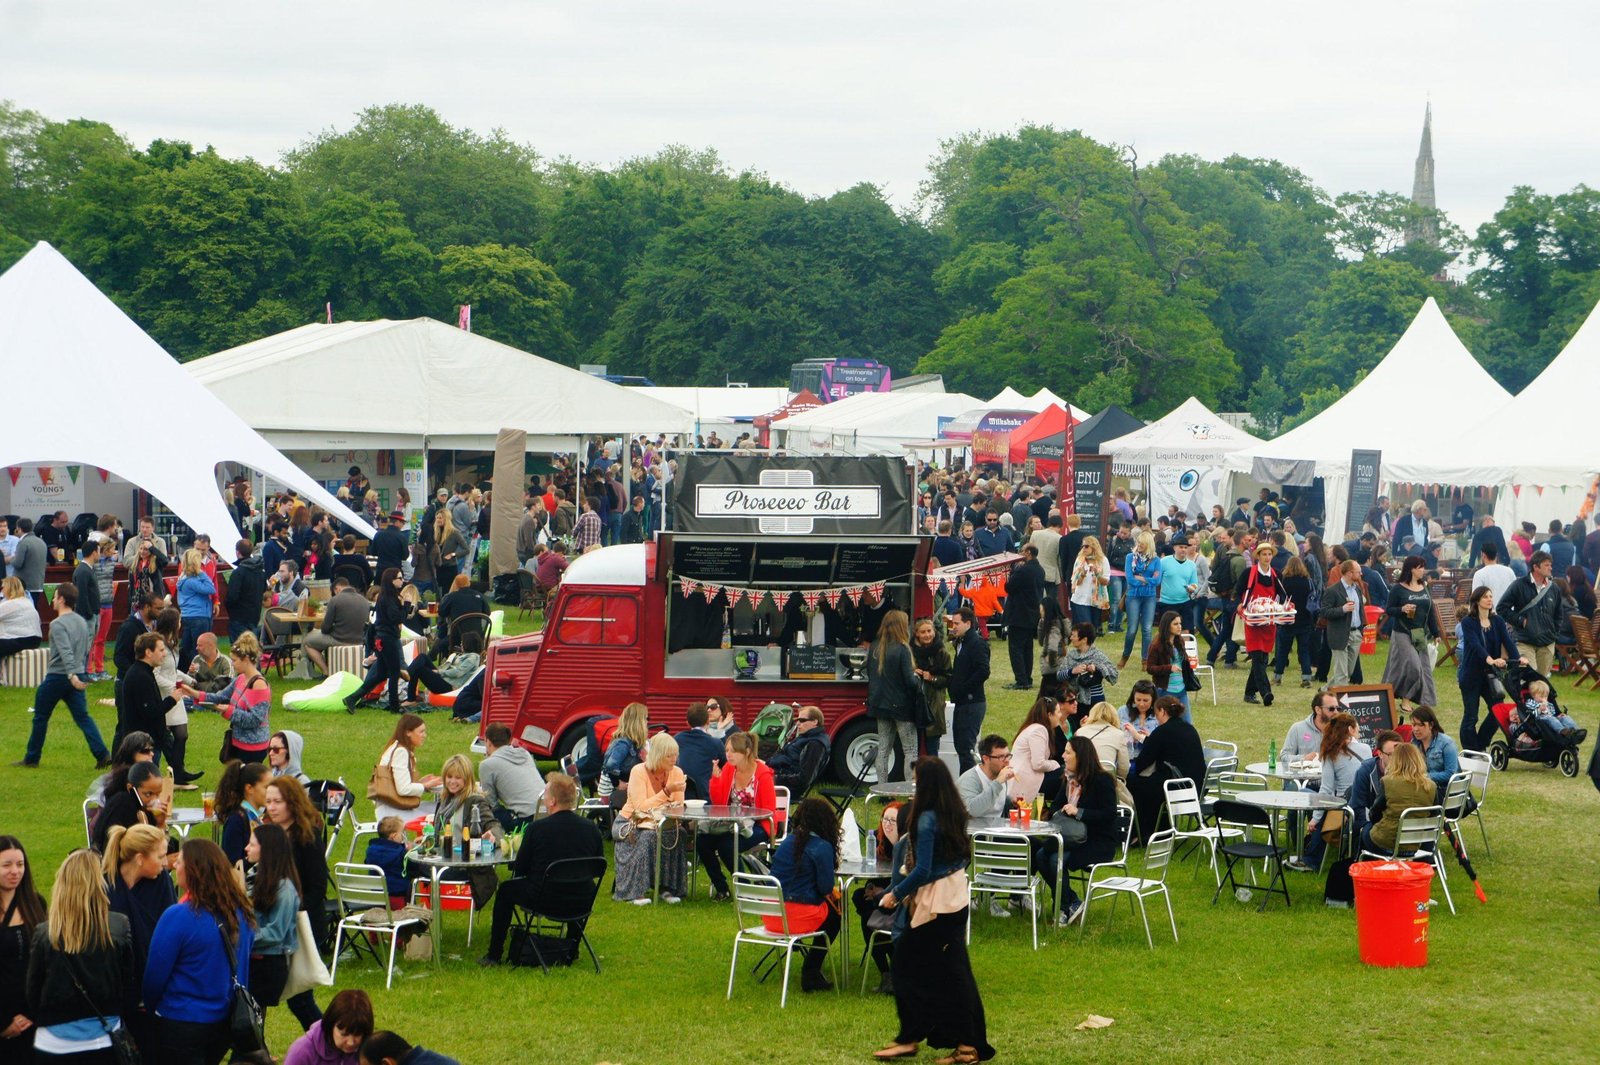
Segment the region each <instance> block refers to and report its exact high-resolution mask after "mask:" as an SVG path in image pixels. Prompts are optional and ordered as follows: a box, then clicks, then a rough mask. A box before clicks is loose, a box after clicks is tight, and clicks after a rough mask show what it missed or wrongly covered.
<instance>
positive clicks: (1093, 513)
mask: <svg viewBox="0 0 1600 1065" xmlns="http://www.w3.org/2000/svg"><path fill="white" fill-rule="evenodd" d="M1073 465H1074V470H1073V483H1074V485H1075V489H1074V500H1073V507H1074V509H1075V511H1076V512H1077V514H1078V516H1079V517H1080V518H1082V519H1083V529H1084V531H1085V532H1090V533H1093V534H1094V535H1096V536H1098V537H1100V542H1101V543H1105V539H1106V519H1107V517H1108V509H1109V507H1110V504H1111V456H1109V455H1077V456H1075V457H1074V463H1073Z"/></svg>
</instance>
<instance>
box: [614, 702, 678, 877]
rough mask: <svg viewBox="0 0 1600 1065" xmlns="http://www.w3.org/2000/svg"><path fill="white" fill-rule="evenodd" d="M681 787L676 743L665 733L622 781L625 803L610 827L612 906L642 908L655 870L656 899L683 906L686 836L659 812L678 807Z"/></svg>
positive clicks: (656, 737) (652, 742)
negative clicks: (614, 868)
mask: <svg viewBox="0 0 1600 1065" xmlns="http://www.w3.org/2000/svg"><path fill="white" fill-rule="evenodd" d="M685 781H686V778H685V777H684V775H683V770H682V769H679V768H678V741H677V740H675V739H673V738H672V737H671V736H669V735H667V734H666V733H665V732H658V733H656V734H655V735H654V736H651V737H650V742H649V743H648V744H646V745H645V756H644V761H642V762H640V763H639V764H638V765H636V766H634V767H633V771H632V772H631V773H630V774H629V775H628V801H627V803H626V804H625V805H624V806H623V807H622V809H621V811H620V812H619V813H618V814H617V817H616V819H615V820H614V821H613V822H612V823H611V838H612V839H613V840H615V841H616V863H617V875H616V884H615V887H614V889H613V891H612V896H611V897H612V898H614V899H616V900H617V901H618V902H631V903H633V904H634V905H636V906H644V905H647V904H648V903H649V902H650V901H651V900H650V894H649V892H650V885H651V881H652V879H653V877H654V874H655V871H656V870H657V869H658V868H659V869H660V870H661V882H660V883H659V884H658V885H657V886H658V887H659V888H660V891H661V897H662V898H663V899H664V900H666V901H667V902H682V901H683V893H684V881H685V876H684V872H685V866H684V853H685V850H686V848H685V847H684V841H685V838H686V836H685V833H684V829H683V826H682V825H680V824H673V823H668V822H664V821H662V820H661V818H660V813H659V812H660V811H661V810H662V809H663V808H665V807H668V806H682V805H683V789H684V786H685ZM658 848H659V849H660V852H661V853H660V856H659V858H658V857H657V854H656V851H657V849H658Z"/></svg>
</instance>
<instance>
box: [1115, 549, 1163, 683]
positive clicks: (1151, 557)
mask: <svg viewBox="0 0 1600 1065" xmlns="http://www.w3.org/2000/svg"><path fill="white" fill-rule="evenodd" d="M1122 568H1123V570H1124V572H1125V573H1126V574H1127V587H1128V591H1127V598H1128V606H1127V615H1128V631H1127V633H1126V634H1125V635H1124V636H1123V637H1122V661H1120V662H1118V663H1117V668H1118V669H1124V668H1126V667H1127V665H1128V659H1129V657H1131V656H1132V654H1133V633H1134V630H1136V629H1137V630H1138V632H1139V633H1140V640H1141V641H1142V642H1141V644H1140V646H1139V659H1140V661H1144V660H1145V659H1148V658H1149V657H1150V630H1151V629H1152V628H1154V627H1155V623H1156V596H1157V593H1159V592H1160V591H1161V556H1160V555H1158V554H1156V538H1155V536H1154V535H1153V534H1152V533H1150V532H1149V531H1148V530H1146V531H1144V532H1142V533H1140V534H1139V535H1138V537H1137V538H1136V539H1135V540H1134V541H1133V550H1132V551H1130V552H1128V558H1127V560H1126V561H1125V562H1123V564H1122Z"/></svg>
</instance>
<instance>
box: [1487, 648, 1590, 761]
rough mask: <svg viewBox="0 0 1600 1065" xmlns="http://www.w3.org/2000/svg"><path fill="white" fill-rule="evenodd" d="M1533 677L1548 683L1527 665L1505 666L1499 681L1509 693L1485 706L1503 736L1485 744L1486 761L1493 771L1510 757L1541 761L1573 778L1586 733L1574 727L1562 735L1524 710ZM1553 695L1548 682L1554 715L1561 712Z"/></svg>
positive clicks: (1551, 686) (1559, 705)
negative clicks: (1515, 713)
mask: <svg viewBox="0 0 1600 1065" xmlns="http://www.w3.org/2000/svg"><path fill="white" fill-rule="evenodd" d="M1536 680H1542V681H1544V682H1545V683H1546V684H1550V681H1549V679H1548V678H1547V677H1544V676H1541V675H1540V674H1539V672H1538V671H1537V670H1535V669H1533V668H1532V667H1531V666H1523V667H1521V668H1518V667H1517V666H1514V665H1513V666H1510V667H1508V668H1507V669H1506V671H1505V674H1504V679H1503V681H1502V683H1503V684H1504V685H1505V689H1506V691H1507V692H1508V693H1511V694H1508V695H1507V696H1506V697H1504V698H1501V699H1500V700H1499V701H1497V702H1495V703H1494V705H1492V706H1491V707H1490V708H1489V711H1490V713H1492V714H1494V719H1495V721H1496V722H1497V723H1498V724H1499V725H1500V731H1501V732H1502V733H1504V737H1503V738H1499V739H1496V740H1494V742H1492V743H1490V744H1489V760H1490V762H1491V764H1493V766H1494V768H1495V769H1497V770H1503V769H1505V767H1506V766H1507V765H1508V764H1509V763H1510V761H1511V759H1513V758H1515V759H1517V760H1518V761H1521V762H1543V763H1544V764H1545V765H1547V766H1559V767H1560V768H1561V773H1562V775H1563V776H1568V777H1575V776H1577V775H1578V747H1579V746H1580V745H1581V744H1582V743H1583V741H1584V739H1585V738H1586V736H1587V733H1586V732H1585V730H1583V729H1578V730H1577V731H1576V732H1573V733H1571V734H1570V735H1563V734H1562V733H1561V731H1560V730H1559V729H1558V728H1556V727H1555V726H1554V724H1553V723H1552V722H1550V721H1548V720H1546V719H1544V718H1542V717H1540V716H1539V715H1536V714H1534V713H1532V712H1530V711H1529V710H1528V709H1527V706H1526V704H1527V701H1528V686H1529V685H1530V684H1532V683H1533V682H1534V681H1536ZM1556 694H1557V693H1556V687H1555V685H1554V684H1550V707H1551V709H1552V710H1554V711H1555V712H1556V713H1558V714H1559V713H1563V712H1564V711H1563V710H1562V709H1561V704H1560V703H1559V702H1558V701H1557V699H1556ZM1512 700H1515V701H1514V702H1513V701H1512ZM1513 711H1515V712H1517V714H1518V715H1519V718H1520V720H1518V721H1517V722H1516V723H1515V724H1513V723H1512V719H1511V715H1512V712H1513Z"/></svg>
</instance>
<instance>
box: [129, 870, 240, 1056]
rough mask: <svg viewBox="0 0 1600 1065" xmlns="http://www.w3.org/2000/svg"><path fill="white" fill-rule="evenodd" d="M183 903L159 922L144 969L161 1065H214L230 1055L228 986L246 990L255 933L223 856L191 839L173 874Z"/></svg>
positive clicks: (230, 989) (230, 990)
mask: <svg viewBox="0 0 1600 1065" xmlns="http://www.w3.org/2000/svg"><path fill="white" fill-rule="evenodd" d="M173 872H174V873H175V874H176V875H177V878H178V888H179V890H180V891H182V892H183V893H184V899H183V901H182V902H180V903H178V905H176V906H173V907H172V908H171V909H169V910H167V912H165V913H163V914H162V915H161V920H160V921H158V922H157V923H156V931H155V935H154V936H152V937H151V939H150V956H149V959H148V960H147V961H146V963H145V969H144V1001H145V1006H146V1007H147V1008H149V1009H151V1010H153V1011H155V1015H156V1022H157V1025H158V1027H159V1030H160V1033H161V1053H160V1055H159V1056H158V1057H157V1059H156V1060H158V1061H160V1062H161V1063H162V1065H217V1063H218V1062H220V1061H221V1060H222V1058H223V1056H224V1055H225V1054H227V1053H228V1051H229V1050H231V1049H232V1039H231V1035H230V1031H229V1025H228V1017H229V1013H230V1012H231V1006H232V1004H233V984H234V981H235V980H237V981H238V982H239V983H240V984H241V985H245V986H248V985H249V982H250V952H251V950H252V949H253V948H254V946H255V926H254V917H253V916H252V913H253V910H252V908H251V905H250V900H249V899H248V898H246V897H245V893H244V889H243V888H241V887H240V886H239V881H238V880H237V879H236V878H235V877H234V875H233V869H232V867H231V866H230V865H229V864H228V859H227V858H226V857H224V855H223V853H222V848H221V847H218V846H217V845H216V844H215V843H212V842H211V841H210V840H208V839H191V840H189V841H188V842H186V843H185V844H184V845H183V849H182V850H180V851H179V852H178V865H177V867H176V868H175V869H174V870H173Z"/></svg>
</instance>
